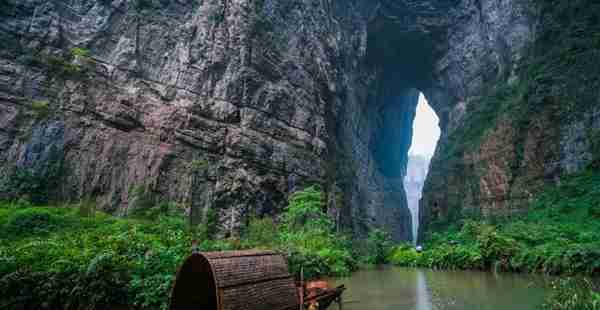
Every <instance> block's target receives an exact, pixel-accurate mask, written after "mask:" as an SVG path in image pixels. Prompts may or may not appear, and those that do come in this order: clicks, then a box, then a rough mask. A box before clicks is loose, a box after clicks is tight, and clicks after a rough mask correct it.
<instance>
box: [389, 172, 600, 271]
mask: <svg viewBox="0 0 600 310" xmlns="http://www.w3.org/2000/svg"><path fill="white" fill-rule="evenodd" d="M599 208H600V173H599V172H597V171H593V170H589V171H586V172H584V173H581V174H577V175H572V176H568V177H564V178H563V180H562V181H561V184H560V186H552V187H548V188H547V189H546V190H545V191H544V192H543V193H542V194H540V195H539V197H538V198H537V199H536V200H535V201H534V202H533V203H532V205H531V207H530V212H529V213H528V214H527V215H525V216H523V217H521V218H512V219H510V221H508V220H505V221H503V220H502V219H494V220H492V219H481V218H479V219H477V218H475V219H463V220H462V221H460V222H459V223H457V225H455V226H453V227H451V228H449V230H448V231H446V232H443V233H440V232H436V233H432V234H431V235H430V236H429V238H428V240H427V241H426V242H425V251H423V252H422V253H417V252H416V251H415V250H414V249H413V248H412V247H408V246H399V247H397V248H395V249H394V251H392V254H391V255H390V261H391V262H392V263H394V264H397V265H401V266H422V267H429V268H444V269H483V270H490V269H492V268H494V269H496V270H505V271H527V272H541V273H546V274H587V275H592V276H596V275H599V274H600V217H599V216H598V214H599V212H598V209H599ZM494 222H495V223H494Z"/></svg>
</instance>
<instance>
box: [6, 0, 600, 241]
mask: <svg viewBox="0 0 600 310" xmlns="http://www.w3.org/2000/svg"><path fill="white" fill-rule="evenodd" d="M537 2H538V1H533V0H423V1H403V0H397V1H392V0H379V1H364V0H348V1H331V0H286V1H281V0H204V1H199V0H170V1H169V0H164V1H163V0H161V1H158V0H129V1H127V0H114V1H105V0H70V1H54V0H26V1H13V0H6V1H2V2H1V3H0V5H1V6H2V10H1V13H0V14H1V15H0V25H1V27H0V38H1V39H2V41H3V42H5V44H3V46H2V47H0V195H1V196H2V198H9V199H10V198H15V197H17V196H22V195H27V196H29V198H30V199H33V200H38V201H46V200H71V201H77V200H79V199H87V198H91V199H95V200H96V201H97V202H98V203H99V205H100V207H101V208H102V209H104V210H107V211H110V212H113V213H115V214H121V215H125V214H128V213H130V212H132V211H134V209H135V208H137V207H140V206H137V205H138V204H139V203H137V202H138V201H148V200H150V201H155V202H158V201H175V202H179V203H180V204H182V205H183V206H186V207H187V208H188V209H189V207H190V206H194V208H196V209H199V210H201V212H200V213H199V214H203V215H204V216H201V217H203V218H204V220H206V218H207V215H208V214H209V213H213V214H215V215H216V217H217V219H218V221H217V225H218V228H219V229H220V231H221V232H223V233H225V234H229V233H237V232H238V231H239V229H240V227H242V226H243V225H244V224H245V222H246V221H247V219H248V218H249V217H250V216H251V215H259V216H264V215H269V216H271V215H272V216H275V215H276V214H278V213H280V212H281V210H282V208H283V207H284V206H285V205H286V199H287V196H288V195H289V193H291V192H293V191H295V190H297V189H299V188H302V187H303V186H304V185H307V184H314V183H316V184H320V185H321V186H322V187H323V189H324V190H325V192H326V195H327V197H326V199H327V204H328V205H327V207H328V212H329V214H330V215H331V216H332V217H334V218H335V219H336V220H337V223H338V224H339V225H338V226H339V228H340V229H349V230H351V231H353V232H355V233H357V234H364V233H365V232H366V231H368V230H369V229H370V228H371V227H373V226H380V227H385V228H386V229H388V230H389V231H390V232H391V233H392V235H393V236H394V238H396V239H399V240H400V239H404V240H410V239H411V230H410V227H411V224H410V216H409V212H408V209H407V206H406V197H405V196H406V195H405V192H404V189H403V186H402V180H403V177H404V173H405V169H406V160H407V158H406V152H407V150H408V145H409V141H410V137H411V134H412V133H411V128H412V120H413V118H414V109H415V107H416V104H417V100H418V97H417V94H418V91H422V92H423V93H424V94H425V95H426V96H427V98H428V101H429V103H430V104H431V105H432V107H434V109H435V110H436V112H437V113H438V115H439V116H440V119H441V124H440V125H441V127H442V131H443V136H442V139H441V146H440V148H439V149H438V152H437V153H436V156H435V158H434V160H433V166H432V172H433V174H432V177H431V178H430V179H429V181H428V183H427V185H426V189H425V192H426V194H425V197H426V199H425V201H424V204H423V208H424V212H422V214H423V218H422V221H424V222H425V223H427V222H430V221H433V220H434V219H437V218H448V214H450V213H451V212H450V210H458V209H460V208H461V206H468V205H473V206H480V205H482V203H481V202H483V201H486V200H485V199H483V198H481V197H488V198H489V197H496V196H502V195H506V193H511V192H513V190H512V189H514V188H520V189H523V192H522V193H519V194H518V196H519V197H521V196H523V197H527V196H528V195H529V194H530V193H533V192H534V191H533V190H531V191H530V190H529V188H530V186H529V185H528V184H529V183H528V182H527V180H528V179H527V178H524V179H515V178H513V177H512V176H510V175H508V174H507V173H506V171H508V170H507V169H509V168H508V167H513V168H514V167H525V168H519V169H521V170H520V171H522V172H523V175H534V174H535V173H538V172H539V173H542V172H543V174H544V175H548V176H556V175H557V173H556V172H552V171H562V170H561V169H563V168H564V169H563V170H567V171H575V170H578V169H581V167H583V166H585V163H586V162H589V161H593V160H594V158H595V157H594V156H596V155H594V154H595V153H594V152H592V151H591V150H592V149H594V148H595V147H596V144H595V142H593V141H591V140H590V142H587V141H588V140H589V137H591V136H590V135H593V134H595V131H593V130H592V131H593V132H591V133H590V131H589V130H588V129H589V126H590V124H596V123H597V122H596V119H597V117H596V116H597V115H596V114H597V113H594V112H593V111H592V112H590V111H587V110H586V111H587V112H582V113H583V114H582V115H585V117H583V118H575V119H573V120H569V121H565V117H563V114H556V113H554V112H553V111H554V110H553V108H552V107H555V106H563V105H564V100H562V99H560V100H557V99H556V98H555V97H556V96H552V95H547V96H537V97H536V98H539V100H537V99H536V100H537V101H535V102H539V103H542V104H543V106H544V107H548V108H547V109H545V108H544V109H542V110H543V111H539V112H540V113H534V114H532V115H535V117H532V118H531V119H527V122H526V123H527V128H529V129H528V130H527V132H528V133H529V134H528V135H527V136H525V138H524V137H523V136H521V135H514V134H513V133H515V132H523V131H522V128H521V127H519V126H520V125H519V126H517V125H515V123H514V122H512V121H510V120H509V121H502V120H499V119H498V118H493V122H492V121H490V122H486V120H488V119H487V118H485V117H486V116H485V115H487V114H486V113H488V112H489V110H490V109H491V110H493V111H495V110H494V109H493V108H490V107H495V106H498V105H496V104H495V103H493V102H492V103H489V102H487V103H486V102H483V101H481V100H480V99H482V98H487V97H492V96H491V95H490V94H491V90H494V89H496V88H498V87H497V86H498V85H500V86H501V85H513V86H510V87H517V86H518V85H521V82H523V81H524V80H523V78H522V75H521V74H520V71H519V70H520V68H523V66H522V62H524V61H526V60H527V59H529V58H528V57H529V56H528V55H529V54H528V48H527V47H528V46H531V45H530V44H531V43H532V42H534V41H535V39H536V37H537V36H538V34H540V33H544V29H550V30H552V29H554V28H555V27H556V25H557V24H558V25H562V24H560V23H561V22H560V19H559V21H558V22H557V23H551V22H548V21H544V20H543V18H540V16H542V17H543V16H546V15H544V14H543V12H542V13H540V10H541V9H539V8H538V6H537V5H535V4H536V3H537ZM559 2H560V3H563V1H559ZM582 5H586V6H587V7H588V8H589V7H591V6H593V4H592V2H591V1H584V0H581V1H579V0H578V1H576V3H574V4H572V6H582ZM588 11H589V12H594V10H588ZM580 15H581V14H580ZM583 15H585V16H586V17H585V18H589V20H591V21H593V18H595V17H594V16H595V15H593V14H592V15H590V16H588V15H589V14H583ZM586 20H587V19H586ZM562 26H564V25H562ZM590 27H591V26H590ZM538 28H539V29H538ZM559 28H560V27H559ZM540 29H541V30H540ZM573 31H574V33H575V34H576V32H575V30H573ZM577 44H579V43H577V42H575V43H574V45H575V46H578V45H577ZM574 53H577V51H575V52H574ZM577 55H579V56H580V54H577ZM586 55H587V54H586ZM586 59H587V58H586ZM591 64H592V65H593V63H591ZM588 67H590V66H589V65H588ZM542 71H543V70H542ZM583 76H584V77H585V76H588V75H587V74H584V75H583ZM579 84H580V85H586V87H587V85H592V84H586V83H579ZM545 87H546V86H545ZM576 88H577V87H576ZM580 88H582V87H580ZM595 89H600V88H595ZM508 92H509V93H510V92H511V91H510V90H509V91H508ZM539 92H544V93H547V94H552V93H556V92H559V91H558V90H555V89H552V87H550V86H548V87H546V88H544V89H541V88H540V89H539V91H538V93H539ZM582 93H584V94H585V96H583V97H582V98H586V99H585V100H589V102H597V101H594V100H597V98H598V97H597V96H596V97H594V96H593V94H592V93H591V92H585V91H582ZM576 102H579V101H577V100H576ZM588 105H591V103H588ZM573 106H574V107H573V109H578V107H579V106H578V105H577V104H575V105H573ZM488 108H490V109H488ZM511 109H513V108H511ZM513 110H515V111H517V110H518V109H513ZM584 110H585V109H584ZM482 111H483V112H482ZM493 111H492V112H493ZM492 114H493V113H492ZM481 115H483V116H482V117H484V118H483V119H484V122H483V123H486V124H488V123H489V124H493V129H489V130H488V129H486V130H483V131H484V132H485V133H486V134H485V135H484V137H485V138H484V139H483V140H482V141H483V142H482V143H480V144H478V145H479V147H478V148H474V149H470V150H468V151H467V150H464V151H462V150H461V152H459V153H457V154H460V155H459V156H454V154H455V152H454V151H453V150H456V148H455V147H454V146H456V145H461V144H462V142H465V141H472V139H471V138H472V137H471V136H477V137H480V136H481V135H480V134H472V133H471V132H470V131H469V130H471V129H473V128H474V129H473V130H474V131H477V130H476V129H477V128H478V127H477V126H475V125H473V124H478V122H474V121H472V117H479V116H481ZM557 121H558V123H559V124H561V125H560V126H558V127H557V126H551V124H557ZM519 124H525V123H523V122H519ZM563 124H565V126H563ZM567 124H569V125H567ZM594 126H595V125H594ZM465 128H471V129H469V130H466V131H465ZM549 128H550V129H549ZM594 128H595V127H594ZM480 132H481V131H480ZM515 137H517V138H515ZM514 139H517V140H518V141H521V142H518V143H516V142H515V140H514ZM584 140H585V141H584ZM457 141H458V143H457ZM511 145H515V146H516V145H524V146H526V147H525V148H522V147H516V148H515V149H511ZM523 150H524V151H523ZM500 153H502V154H508V155H506V156H504V155H502V156H499V155H497V154H500ZM448 154H452V156H454V158H455V160H448V158H447V156H446V155H448ZM511 154H512V155H511ZM579 154H583V155H579ZM540 157H542V158H544V160H543V161H540V160H535V159H539V158H540ZM488 158H493V160H487V159H488ZM515 158H517V159H518V160H516V159H515ZM546 158H548V160H546ZM551 158H556V160H554V159H551ZM474 162H477V163H479V164H473V163H474ZM556 163H560V164H558V166H557V165H556ZM552 167H563V168H560V169H558V170H552ZM534 172H535V173H534ZM471 175H477V180H476V179H475V178H471V177H470V176H471ZM549 178H550V179H552V178H553V177H549ZM516 184H524V185H525V186H523V185H521V186H516ZM534 184H537V183H534ZM483 194H485V195H487V196H484V195H483ZM488 194H489V195H488ZM138 196H143V197H138ZM514 197H517V194H515V195H514ZM141 198H143V199H141ZM497 206H500V205H497V204H493V205H492V206H491V207H490V208H487V207H486V208H487V209H494V208H502V207H497ZM196 214H197V213H196Z"/></svg>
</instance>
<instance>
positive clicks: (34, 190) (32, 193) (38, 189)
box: [2, 146, 63, 204]
mask: <svg viewBox="0 0 600 310" xmlns="http://www.w3.org/2000/svg"><path fill="white" fill-rule="evenodd" d="M62 173H63V157H62V153H61V152H60V151H59V150H58V149H57V148H56V147H54V146H53V147H52V148H51V149H50V152H49V158H48V160H47V161H45V162H43V163H42V164H40V165H38V166H35V167H17V168H16V170H15V171H14V173H13V174H12V176H11V177H10V178H9V180H8V184H6V188H3V189H2V190H4V191H6V192H8V193H9V194H10V195H11V196H12V197H14V198H16V199H20V198H24V199H26V200H28V201H30V202H32V203H34V204H46V203H48V202H49V201H50V200H52V193H53V191H54V190H56V188H57V187H58V181H59V179H60V177H61V176H62Z"/></svg>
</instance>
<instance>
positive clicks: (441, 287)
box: [332, 267, 549, 310]
mask: <svg viewBox="0 0 600 310" xmlns="http://www.w3.org/2000/svg"><path fill="white" fill-rule="evenodd" d="M334 282H335V283H336V284H337V285H339V284H345V285H346V287H347V288H348V290H346V292H345V293H344V310H359V309H360V310H365V309H366V310H455V309H456V310H459V309H460V310H475V309H476V310H531V309H536V308H538V307H539V306H540V305H541V304H542V303H543V300H544V297H545V292H546V287H547V286H548V283H549V281H548V280H547V279H544V278H542V277H539V276H533V275H523V274H493V273H486V272H474V271H434V270H422V269H409V268H394V267H385V268H382V269H375V270H365V271H359V272H356V273H354V274H353V275H352V276H351V277H349V278H341V279H336V280H335V281H334ZM332 309H337V306H336V305H335V304H334V306H333V307H332Z"/></svg>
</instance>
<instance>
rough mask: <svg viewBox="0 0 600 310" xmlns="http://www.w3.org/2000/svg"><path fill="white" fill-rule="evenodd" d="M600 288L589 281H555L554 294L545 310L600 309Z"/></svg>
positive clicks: (553, 285) (573, 279)
mask: <svg viewBox="0 0 600 310" xmlns="http://www.w3.org/2000/svg"><path fill="white" fill-rule="evenodd" d="M599 290H600V288H599V287H597V286H595V285H594V283H593V282H592V281H591V280H589V279H575V278H567V279H560V280H557V281H554V283H553V284H552V294H551V295H550V296H549V297H548V298H547V300H546V302H545V303H544V306H543V308H544V309H548V310H596V309H600V291H599Z"/></svg>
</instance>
